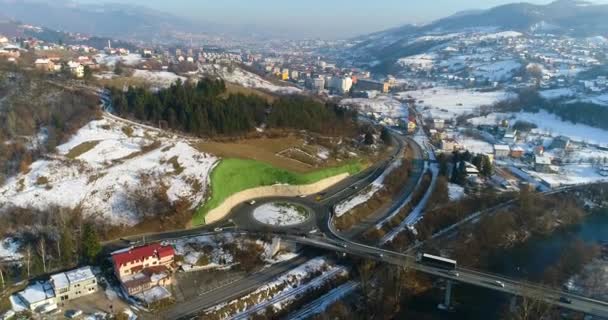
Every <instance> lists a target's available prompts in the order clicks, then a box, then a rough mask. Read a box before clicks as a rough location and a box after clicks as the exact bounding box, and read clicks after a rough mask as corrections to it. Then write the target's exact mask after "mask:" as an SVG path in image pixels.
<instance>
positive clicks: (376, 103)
mask: <svg viewBox="0 0 608 320" xmlns="http://www.w3.org/2000/svg"><path fill="white" fill-rule="evenodd" d="M340 104H341V105H343V106H350V107H355V108H356V109H357V110H358V111H359V112H363V113H379V114H381V115H382V116H384V117H389V118H399V117H407V115H408V111H407V106H405V105H404V104H403V103H401V101H399V100H397V99H395V98H393V97H391V96H388V95H380V96H377V97H375V98H373V99H366V98H353V99H343V100H342V101H340Z"/></svg>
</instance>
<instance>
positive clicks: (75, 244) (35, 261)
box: [0, 207, 101, 286]
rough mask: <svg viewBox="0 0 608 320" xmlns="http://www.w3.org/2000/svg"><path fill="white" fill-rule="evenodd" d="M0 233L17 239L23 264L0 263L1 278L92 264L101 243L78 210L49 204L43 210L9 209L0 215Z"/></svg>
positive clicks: (13, 278) (93, 229)
mask: <svg viewBox="0 0 608 320" xmlns="http://www.w3.org/2000/svg"><path fill="white" fill-rule="evenodd" d="M2 221H3V224H2V227H1V229H0V234H2V235H3V236H6V235H11V236H15V237H16V238H18V239H19V242H20V247H21V253H22V255H23V265H22V267H21V268H11V265H10V264H5V265H2V264H0V275H2V277H0V278H1V279H2V280H3V281H2V283H1V284H2V285H3V286H4V285H5V283H4V281H7V282H9V281H10V280H18V279H22V278H31V277H35V276H37V275H40V274H45V273H49V272H52V271H56V270H62V269H65V268H69V267H73V266H75V265H77V264H79V263H95V262H97V258H98V256H99V253H100V252H101V245H100V242H99V236H98V234H97V231H96V227H95V225H94V224H93V223H92V222H88V221H85V220H83V219H82V216H81V210H80V209H79V208H76V209H68V208H62V207H51V208H48V209H46V210H44V212H42V211H40V210H36V209H32V208H8V209H7V210H6V211H5V212H4V213H3V215H2Z"/></svg>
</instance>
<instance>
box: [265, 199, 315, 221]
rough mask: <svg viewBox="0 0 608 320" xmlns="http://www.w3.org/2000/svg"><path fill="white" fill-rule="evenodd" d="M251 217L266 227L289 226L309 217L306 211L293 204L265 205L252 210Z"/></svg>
mask: <svg viewBox="0 0 608 320" xmlns="http://www.w3.org/2000/svg"><path fill="white" fill-rule="evenodd" d="M253 217H254V218H255V219H256V220H257V221H259V222H261V223H263V224H267V225H272V226H291V225H294V224H300V223H302V222H304V221H306V220H308V218H309V217H310V213H309V212H308V209H306V208H304V207H303V206H300V205H298V204H293V203H286V202H283V203H266V204H263V205H261V206H259V207H257V208H255V209H254V210H253Z"/></svg>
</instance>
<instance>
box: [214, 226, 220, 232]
mask: <svg viewBox="0 0 608 320" xmlns="http://www.w3.org/2000/svg"><path fill="white" fill-rule="evenodd" d="M213 231H215V232H220V231H222V228H220V227H217V228H215V229H213Z"/></svg>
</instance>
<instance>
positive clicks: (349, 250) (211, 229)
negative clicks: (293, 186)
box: [104, 136, 608, 319]
mask: <svg viewBox="0 0 608 320" xmlns="http://www.w3.org/2000/svg"><path fill="white" fill-rule="evenodd" d="M396 139H397V141H398V145H399V147H398V148H395V153H394V154H393V156H392V157H391V158H390V159H388V160H386V161H383V162H381V163H378V164H376V165H374V166H372V167H370V168H368V169H367V170H365V171H364V172H362V173H360V174H357V175H354V176H352V177H350V178H348V179H346V180H345V181H343V182H341V183H339V184H338V185H336V186H334V187H332V188H330V189H328V190H326V191H325V192H323V198H322V199H321V201H320V203H318V204H316V206H313V205H312V204H311V203H312V202H313V201H312V199H302V200H301V201H303V202H304V203H306V204H307V205H309V206H311V207H312V208H313V209H314V211H315V212H316V216H315V218H314V222H315V224H316V227H317V228H318V229H319V230H320V231H321V232H320V233H321V234H320V235H319V236H313V235H302V234H305V233H304V232H303V231H305V230H308V229H309V227H305V228H304V229H303V230H292V229H273V228H268V227H265V228H263V227H262V226H259V225H254V226H251V225H244V224H242V225H237V224H238V221H237V220H238V218H237V217H236V216H235V215H238V216H239V217H240V216H241V215H242V213H241V211H239V210H238V209H236V210H233V211H234V212H233V213H232V214H231V216H229V217H227V219H226V220H225V221H222V222H219V223H215V224H212V225H206V226H202V227H198V228H193V229H187V230H176V231H169V232H162V233H150V234H144V235H137V236H133V237H127V238H125V239H119V240H114V241H110V242H107V243H104V250H106V252H108V251H112V250H115V249H119V248H124V247H126V246H129V245H133V244H139V243H145V242H157V241H164V240H170V239H178V238H184V237H192V236H199V235H202V234H217V233H224V232H236V233H240V234H243V235H259V234H263V233H265V234H268V233H271V234H275V235H277V236H280V237H282V238H283V239H285V240H290V241H294V242H296V243H299V244H302V245H308V246H312V247H317V248H321V249H325V250H330V251H332V252H343V253H346V254H351V255H356V256H360V257H366V258H370V259H374V260H377V261H380V262H384V263H390V264H393V265H399V266H403V267H409V268H412V269H415V270H417V271H420V272H423V273H427V274H431V275H435V276H438V277H441V278H445V279H450V280H453V281H456V282H461V283H467V284H470V285H475V286H479V287H484V288H488V289H491V290H495V291H500V292H504V293H508V294H513V295H519V296H529V297H533V298H539V299H542V300H543V301H545V302H547V303H550V304H553V305H558V306H561V307H563V308H566V309H571V310H575V311H580V312H583V313H586V314H590V315H597V316H601V317H608V303H606V302H603V301H598V300H594V299H589V298H585V297H582V296H579V295H574V294H570V293H567V292H562V291H559V290H555V289H552V288H548V287H543V286H539V285H536V284H532V283H527V282H523V281H518V280H515V279H510V278H506V277H502V276H499V275H493V274H489V273H484V272H479V271H476V270H469V269H464V268H457V269H456V273H454V272H446V270H442V269H439V268H435V267H431V266H428V265H424V264H420V263H417V262H416V260H415V257H414V256H412V255H407V254H402V253H398V252H392V251H388V250H384V249H381V248H377V247H373V246H368V245H364V244H361V243H356V242H353V241H351V240H350V239H349V238H347V237H344V236H343V235H340V234H339V233H337V232H336V231H335V230H334V229H333V224H332V223H331V212H330V210H329V208H331V207H333V206H334V205H336V204H337V203H339V202H340V201H343V200H345V199H348V198H349V197H351V196H352V195H354V194H356V193H357V192H358V191H359V190H361V189H363V188H364V187H365V186H367V185H369V184H370V183H371V182H373V181H374V180H375V179H376V178H377V177H378V176H379V175H380V174H382V173H383V172H384V170H386V167H387V166H388V165H389V164H390V162H391V161H394V160H395V156H396V155H398V154H399V152H400V151H402V150H403V146H404V144H405V143H408V144H410V145H411V146H413V148H414V150H415V151H414V152H415V154H416V156H417V157H418V159H419V160H422V158H423V157H424V158H426V157H425V156H423V155H422V154H423V152H424V151H422V150H421V149H422V148H420V146H419V145H418V143H417V142H416V141H414V140H413V139H407V138H403V137H400V136H399V137H397V138H396ZM423 143H424V142H423ZM424 153H425V154H428V153H426V152H424ZM427 164H428V162H427ZM420 171H421V172H423V170H420ZM412 181H413V182H411V181H410V183H409V184H408V186H407V187H406V188H405V190H403V191H404V192H402V193H401V194H402V195H403V196H404V197H403V198H402V199H401V200H400V201H397V202H395V203H393V204H391V206H390V207H389V209H388V213H389V214H390V213H394V210H395V208H398V207H400V206H402V205H403V203H404V202H406V201H407V199H408V197H406V195H410V194H411V193H412V191H413V190H414V189H415V187H416V186H417V185H418V182H419V179H418V177H416V176H415V175H414V179H413V180H412ZM561 191H564V190H561ZM270 200H272V199H270ZM246 211H251V210H250V209H249V210H243V211H242V212H246ZM486 212H487V211H486ZM483 213H485V212H483ZM479 214H482V213H479ZM384 217H386V212H381V213H379V214H378V216H375V218H378V219H377V221H370V222H368V223H364V224H363V225H361V226H358V227H357V230H366V228H368V227H370V226H372V225H374V224H376V223H378V221H380V220H382V218H384ZM416 218H419V217H416ZM474 218H475V217H474ZM474 218H473V219H474ZM469 219H471V218H469ZM409 220H411V219H408V221H409ZM468 221H470V220H468ZM371 222H373V223H371ZM463 223H464V222H463ZM459 225H460V224H459ZM456 228H457V227H455V228H454V229H456ZM452 230H453V229H452ZM307 260H308V257H306V256H301V257H298V258H296V259H293V260H290V261H287V262H284V263H280V264H277V265H274V266H272V267H270V268H267V269H265V270H264V271H263V272H259V273H255V274H252V275H250V276H248V277H246V278H244V279H242V280H240V281H237V282H235V283H232V284H229V285H226V286H224V287H221V288H219V289H216V290H214V291H212V292H210V293H208V294H204V295H201V296H199V297H198V298H197V299H194V300H190V301H187V302H185V303H181V304H179V307H178V308H173V309H170V310H168V311H167V312H166V313H165V314H164V315H163V317H165V318H170V319H180V318H186V317H189V316H191V315H193V314H196V313H198V312H201V311H202V310H205V309H206V308H209V307H211V306H213V305H216V304H219V303H221V302H225V301H229V300H232V299H236V298H238V297H240V296H242V295H244V294H246V293H248V292H251V291H253V290H255V288H257V287H259V286H260V284H262V283H265V282H268V281H270V280H272V279H274V278H276V277H277V276H279V275H280V274H282V273H285V272H287V271H288V270H291V269H293V268H295V267H296V266H298V265H300V264H302V263H304V262H305V261H307ZM562 297H563V298H567V301H568V303H565V302H563V301H566V300H562V301H560V298H562Z"/></svg>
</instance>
